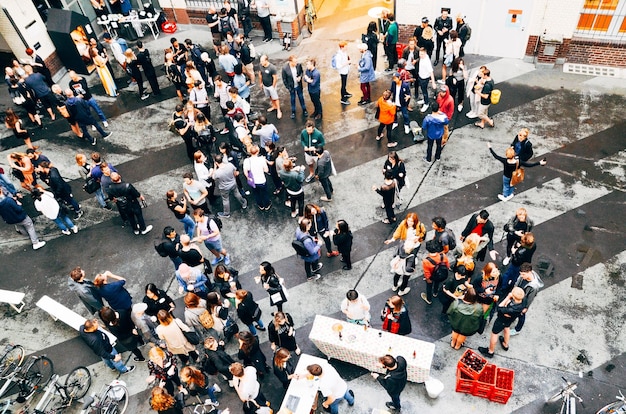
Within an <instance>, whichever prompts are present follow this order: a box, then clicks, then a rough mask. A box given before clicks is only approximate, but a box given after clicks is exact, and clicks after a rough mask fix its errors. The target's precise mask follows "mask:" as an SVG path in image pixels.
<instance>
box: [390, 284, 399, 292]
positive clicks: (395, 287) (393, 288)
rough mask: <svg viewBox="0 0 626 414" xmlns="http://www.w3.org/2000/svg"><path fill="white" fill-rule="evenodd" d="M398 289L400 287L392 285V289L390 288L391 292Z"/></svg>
mask: <svg viewBox="0 0 626 414" xmlns="http://www.w3.org/2000/svg"><path fill="white" fill-rule="evenodd" d="M399 287H400V285H398V286H396V285H393V287H392V288H391V290H393V291H394V292H395V291H396V290H398V288H399Z"/></svg>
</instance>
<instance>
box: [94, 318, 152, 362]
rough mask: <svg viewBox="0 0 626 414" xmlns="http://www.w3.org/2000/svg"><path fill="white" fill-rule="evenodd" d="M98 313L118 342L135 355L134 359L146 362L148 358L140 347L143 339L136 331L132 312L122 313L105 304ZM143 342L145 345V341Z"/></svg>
mask: <svg viewBox="0 0 626 414" xmlns="http://www.w3.org/2000/svg"><path fill="white" fill-rule="evenodd" d="M98 315H99V316H100V319H102V321H103V322H104V323H105V325H106V327H107V329H108V330H109V331H110V332H111V333H112V334H113V335H115V336H116V337H117V343H118V344H120V345H121V346H122V349H125V350H127V351H130V352H132V354H133V355H135V357H134V358H133V361H136V362H144V361H145V360H146V358H144V356H143V355H142V353H141V351H140V350H139V348H138V346H139V345H140V341H141V340H140V338H139V336H138V335H137V333H136V332H137V328H136V327H135V325H134V324H133V321H132V320H131V318H130V313H126V314H123V315H122V314H120V313H118V312H115V311H114V310H113V309H111V308H109V307H108V306H105V307H103V308H102V309H100V311H99V312H98ZM141 344H142V345H143V343H141Z"/></svg>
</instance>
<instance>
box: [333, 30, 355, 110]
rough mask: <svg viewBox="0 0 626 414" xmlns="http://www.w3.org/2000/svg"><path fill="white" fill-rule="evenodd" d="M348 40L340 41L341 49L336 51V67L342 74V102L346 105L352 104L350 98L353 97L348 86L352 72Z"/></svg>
mask: <svg viewBox="0 0 626 414" xmlns="http://www.w3.org/2000/svg"><path fill="white" fill-rule="evenodd" d="M347 45H348V42H346V41H345V40H342V41H341V42H339V50H338V51H337V52H336V53H335V56H334V59H335V68H336V69H337V70H338V71H339V75H340V76H341V92H340V93H341V100H340V101H341V103H342V104H344V105H350V101H349V99H350V98H351V97H352V94H351V93H348V89H346V86H347V85H348V73H350V65H351V64H352V62H350V56H349V55H348V53H346V46H347Z"/></svg>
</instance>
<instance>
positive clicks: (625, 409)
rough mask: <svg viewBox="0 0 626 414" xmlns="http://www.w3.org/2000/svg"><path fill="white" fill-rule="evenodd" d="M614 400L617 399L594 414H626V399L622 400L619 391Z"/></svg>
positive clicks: (622, 395)
mask: <svg viewBox="0 0 626 414" xmlns="http://www.w3.org/2000/svg"><path fill="white" fill-rule="evenodd" d="M615 398H617V401H615V402H612V403H610V404H608V405H605V406H604V407H602V408H600V410H599V411H598V412H597V413H596V414H626V398H624V394H622V392H621V391H620V392H619V395H617V396H615Z"/></svg>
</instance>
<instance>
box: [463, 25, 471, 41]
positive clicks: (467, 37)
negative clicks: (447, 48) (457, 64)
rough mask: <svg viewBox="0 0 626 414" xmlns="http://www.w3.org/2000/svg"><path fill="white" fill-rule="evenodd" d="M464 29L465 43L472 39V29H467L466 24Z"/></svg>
mask: <svg viewBox="0 0 626 414" xmlns="http://www.w3.org/2000/svg"><path fill="white" fill-rule="evenodd" d="M464 27H465V29H466V35H465V42H467V41H468V40H470V37H472V28H471V27H469V25H468V24H467V23H465V26H464Z"/></svg>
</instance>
